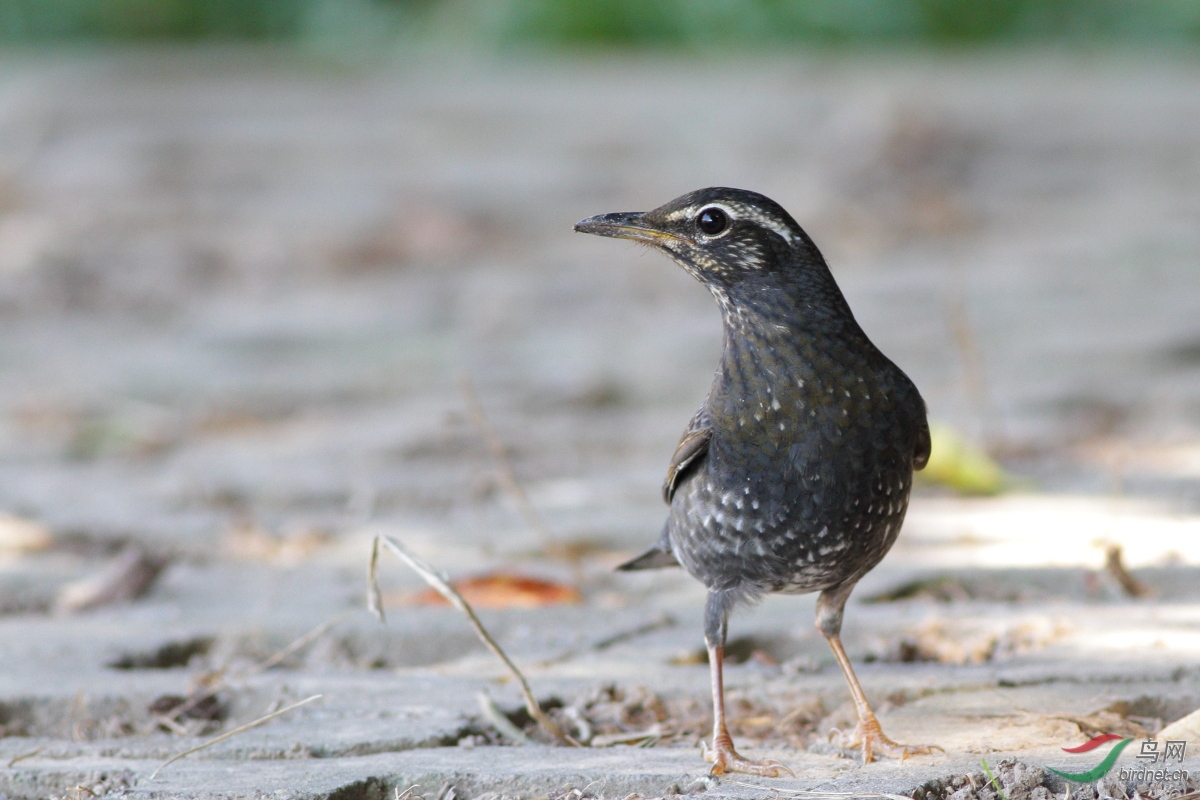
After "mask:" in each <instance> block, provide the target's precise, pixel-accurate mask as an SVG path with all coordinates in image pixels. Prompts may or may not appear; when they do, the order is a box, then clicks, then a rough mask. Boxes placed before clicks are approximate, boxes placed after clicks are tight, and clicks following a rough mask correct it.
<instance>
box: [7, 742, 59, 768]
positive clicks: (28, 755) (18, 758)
mask: <svg viewBox="0 0 1200 800" xmlns="http://www.w3.org/2000/svg"><path fill="white" fill-rule="evenodd" d="M49 746H50V745H48V744H44V745H42V746H41V747H38V748H36V749H34V750H26V751H25V752H24V753H20V754H18V755H17V756H15V757H13V759H12V761H9V762H8V766H9V767H11V766H12V765H13V764H16V763H18V762H20V761H24V760H25V759H27V758H33V757H34V756H36V755H37V754H38V753H40V752H42V751H43V750H45V749H46V748H47V747H49Z"/></svg>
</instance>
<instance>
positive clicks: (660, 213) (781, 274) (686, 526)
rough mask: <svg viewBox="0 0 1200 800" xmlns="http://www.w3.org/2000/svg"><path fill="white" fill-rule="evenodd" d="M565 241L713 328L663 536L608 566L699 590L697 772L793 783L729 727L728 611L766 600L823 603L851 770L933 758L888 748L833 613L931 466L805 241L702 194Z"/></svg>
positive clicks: (742, 203)
mask: <svg viewBox="0 0 1200 800" xmlns="http://www.w3.org/2000/svg"><path fill="white" fill-rule="evenodd" d="M575 230H576V231H579V232H582V233H589V234H595V235H598V236H607V237H614V238H618V239H631V240H633V241H634V242H638V243H641V244H643V245H648V246H649V247H651V248H653V249H656V250H661V251H662V252H663V253H665V254H666V255H668V256H669V257H670V258H672V259H673V260H674V261H675V262H676V263H677V264H679V265H680V266H681V267H683V269H684V270H685V271H687V272H688V273H690V274H691V275H692V276H693V277H694V278H696V279H697V280H699V281H700V283H702V284H703V285H704V286H705V287H707V289H708V290H709V291H710V292H711V293H712V295H713V296H714V297H715V298H716V301H717V305H718V306H719V307H720V311H721V317H722V324H723V329H724V336H723V345H722V352H721V358H720V363H719V366H718V368H717V371H716V375H715V376H714V379H713V383H712V387H711V389H710V390H709V393H708V397H707V398H706V399H705V400H704V402H703V404H702V405H701V406H700V408H699V410H698V411H697V412H696V413H695V415H694V416H693V417H692V419H691V421H690V422H689V423H688V425H687V428H686V429H685V430H684V432H683V436H682V437H681V438H680V440H679V444H678V446H677V447H676V448H675V452H674V454H673V455H672V456H671V460H670V463H669V465H668V467H667V474H666V479H665V480H664V482H663V486H662V494H663V499H664V500H665V501H666V503H667V505H668V506H669V512H668V515H667V520H666V523H665V525H664V526H663V529H662V533H661V535H660V536H659V539H658V541H657V543H656V544H654V546H652V547H651V548H650V549H649V550H647V551H646V552H644V553H642V554H641V555H640V556H638V557H636V558H634V559H633V560H631V561H629V562H626V563H625V564H622V565H621V566H620V567H618V569H620V570H625V571H631V570H643V569H656V568H661V567H670V566H677V565H682V566H683V567H684V568H685V569H686V570H687V571H688V572H689V573H690V574H691V575H692V576H693V577H695V578H696V579H698V580H699V581H700V582H702V583H703V584H704V585H705V587H707V597H706V601H705V608H704V639H705V644H706V647H707V650H708V661H709V665H710V671H711V683H712V700H713V738H712V745H711V747H706V748H705V759H706V760H707V761H708V762H709V763H711V764H712V767H711V770H710V772H711V773H712V774H714V775H719V774H723V773H727V772H743V773H750V774H755V775H763V776H767V777H779V776H780V775H782V774H783V773H784V772H789V773H790V772H791V771H790V770H788V769H787V768H786V767H785V766H783V765H782V764H780V763H779V762H776V761H770V760H763V761H751V760H749V759H747V758H744V757H743V756H741V755H740V754H739V753H738V752H737V750H736V749H735V748H734V745H733V739H732V737H731V736H730V734H729V729H728V727H727V725H726V719H725V704H724V688H723V686H724V682H723V673H722V670H723V657H724V647H725V641H726V634H727V630H728V619H729V615H730V612H731V611H732V610H733V609H734V608H735V607H736V606H738V605H741V604H745V603H752V602H754V601H755V600H757V599H759V598H761V597H763V596H764V595H766V594H770V593H785V594H805V593H810V592H819V594H818V596H817V603H816V626H817V629H818V630H819V631H820V632H821V634H822V635H823V636H824V638H825V639H826V641H827V642H828V643H829V646H830V648H831V649H832V650H833V655H834V657H835V659H836V660H837V663H838V666H839V667H840V668H841V671H842V673H843V675H844V676H845V678H846V682H847V683H848V684H849V688H850V693H851V696H852V698H853V700H854V705H855V708H856V710H857V713H858V724H857V728H856V730H855V732H854V734H853V735H852V736H850V737H848V742H847V746H849V747H861V752H862V758H863V763H869V762H870V761H872V760H873V758H874V756H875V754H876V753H880V754H883V755H887V756H890V757H894V758H901V759H903V758H905V757H906V756H909V755H913V754H928V753H931V752H933V750H935V749H937V750H940V749H941V748H938V747H937V746H936V745H902V744H898V743H896V742H894V741H892V740H891V739H889V738H888V737H887V736H886V735H884V733H883V731H882V729H881V728H880V725H879V721H878V719H877V718H876V716H875V714H874V712H873V711H872V710H871V706H870V704H869V703H868V702H867V698H866V695H865V694H864V693H863V690H862V686H861V685H860V684H859V682H858V678H857V677H856V676H855V674H854V669H853V667H852V666H851V664H850V659H849V657H848V656H847V655H846V650H845V648H844V647H843V646H842V641H841V628H842V616H843V612H844V609H845V606H846V601H847V599H848V598H849V596H850V593H851V591H852V590H853V589H854V587H855V585H856V584H857V583H858V581H859V579H861V578H862V577H863V575H865V574H866V573H867V572H868V571H870V570H871V569H872V568H874V567H875V566H876V565H877V564H879V562H880V561H881V560H882V559H883V557H884V556H885V555H886V554H887V552H888V550H889V549H890V548H891V547H892V545H893V544H894V543H895V541H896V537H897V535H898V534H899V532H900V526H901V524H902V523H903V521H904V515H905V512H906V511H907V508H908V499H909V493H910V490H911V488H912V482H913V471H914V470H919V469H921V468H922V467H924V466H925V464H926V462H927V461H928V460H929V451H930V437H929V425H928V421H927V417H926V408H925V402H924V400H923V399H922V398H921V395H920V393H919V392H918V391H917V388H916V386H915V385H914V384H913V382H912V381H911V380H910V379H909V378H908V376H907V375H905V373H904V372H903V371H902V370H901V369H900V368H899V367H897V366H896V365H895V364H894V363H892V361H890V360H889V359H888V358H887V357H886V356H885V355H883V353H881V352H880V351H879V349H878V348H877V347H876V346H875V345H874V344H873V343H872V342H871V340H870V339H869V338H868V337H867V334H866V333H865V332H864V331H863V329H862V328H861V327H860V326H859V324H858V322H857V321H856V320H855V318H854V314H853V313H852V312H851V310H850V306H849V304H848V303H847V302H846V299H845V297H844V295H843V294H842V292H841V290H840V289H839V288H838V285H837V283H836V282H835V280H834V277H833V274H832V273H831V272H830V269H829V267H828V265H827V264H826V262H825V259H824V257H823V256H822V255H821V252H820V250H818V249H817V246H816V244H815V243H814V242H813V240H812V239H811V238H810V237H809V235H808V234H807V233H805V231H804V230H803V229H802V228H801V227H800V225H799V224H798V223H797V222H796V221H795V220H794V219H793V218H792V217H791V215H790V214H788V212H787V211H785V210H784V208H783V207H782V206H780V205H779V204H778V203H776V202H775V201H773V200H771V199H770V198H768V197H765V196H764V195H761V194H758V193H756V192H752V191H746V190H741V189H730V188H724V187H711V188H707V189H700V190H698V191H694V192H690V193H688V194H685V195H683V196H682V197H678V198H676V199H675V200H672V201H671V202H669V203H667V204H665V205H663V206H660V207H659V208H656V209H654V210H653V211H647V212H618V213H611V214H600V215H597V216H594V217H589V218H587V219H585V220H582V221H581V222H579V223H577V224H576V225H575Z"/></svg>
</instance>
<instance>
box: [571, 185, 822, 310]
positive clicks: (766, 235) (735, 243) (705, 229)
mask: <svg viewBox="0 0 1200 800" xmlns="http://www.w3.org/2000/svg"><path fill="white" fill-rule="evenodd" d="M575 230H577V231H580V232H581V233H593V234H596V235H597V236H612V237H615V238H618V239H632V240H634V241H636V242H641V243H643V244H647V245H650V246H651V247H655V248H657V249H659V250H662V251H664V252H666V253H667V255H669V256H671V258H673V259H674V260H675V261H676V262H678V263H679V264H680V265H681V266H682V267H683V268H684V269H686V270H687V271H688V272H690V273H691V274H692V275H693V276H695V277H696V278H697V279H698V280H700V281H701V282H702V283H704V284H706V285H708V287H709V288H710V289H712V290H713V291H714V293H718V296H720V294H722V293H723V292H724V290H728V289H729V288H732V287H733V286H735V285H737V284H740V283H742V282H744V281H746V280H748V279H752V278H755V277H763V276H766V275H768V274H779V273H780V272H792V271H796V270H802V269H803V267H804V266H805V265H807V264H811V263H813V262H814V261H815V262H817V263H819V264H820V265H821V266H822V267H823V266H824V261H823V260H822V259H821V254H820V253H819V252H818V251H817V248H816V246H815V245H813V243H812V240H811V239H809V238H808V235H807V234H806V233H805V232H804V231H803V230H802V229H801V228H800V226H799V225H797V224H796V221H795V220H794V219H792V217H791V215H790V214H788V213H787V212H786V211H784V210H783V207H782V206H780V205H779V204H778V203H776V202H775V201H774V200H771V199H770V198H768V197H764V196H763V195H761V194H757V193H756V192H748V191H744V190H741V189H726V188H720V187H717V188H710V189H700V190H698V191H695V192H690V193H688V194H685V195H683V196H682V197H678V198H676V199H674V200H672V201H671V202H669V203H667V204H666V205H663V206H659V207H658V208H656V209H654V210H653V211H646V212H644V213H643V212H618V213H615V214H600V215H598V216H595V217H589V218H588V219H585V220H583V221H581V222H579V223H577V224H576V225H575Z"/></svg>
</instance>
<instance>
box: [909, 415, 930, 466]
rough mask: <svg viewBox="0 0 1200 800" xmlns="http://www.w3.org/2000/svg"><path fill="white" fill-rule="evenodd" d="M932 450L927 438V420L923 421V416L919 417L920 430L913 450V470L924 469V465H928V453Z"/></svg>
mask: <svg viewBox="0 0 1200 800" xmlns="http://www.w3.org/2000/svg"><path fill="white" fill-rule="evenodd" d="M931 449H932V442H931V441H930V438H929V420H927V419H925V415H924V414H922V415H921V428H920V430H918V431H917V445H916V447H914V448H913V469H925V465H926V464H928V463H929V451H930V450H931Z"/></svg>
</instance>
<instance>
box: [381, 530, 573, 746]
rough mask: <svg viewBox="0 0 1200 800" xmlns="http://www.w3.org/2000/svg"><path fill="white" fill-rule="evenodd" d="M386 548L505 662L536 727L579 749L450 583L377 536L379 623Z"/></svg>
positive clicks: (396, 544) (389, 539)
mask: <svg viewBox="0 0 1200 800" xmlns="http://www.w3.org/2000/svg"><path fill="white" fill-rule="evenodd" d="M380 542H383V543H384V544H386V545H387V546H388V547H389V548H390V549H391V551H392V552H393V553H395V554H396V555H397V556H398V557H399V558H400V560H401V561H403V562H404V563H405V564H408V566H409V567H411V568H412V570H413V571H414V572H416V573H417V574H418V575H420V576H421V577H422V578H423V579H424V580H425V582H426V583H428V584H429V585H430V586H432V587H433V588H434V589H435V590H437V592H438V594H440V595H441V596H442V597H444V598H446V600H447V601H448V602H449V603H450V605H452V606H454V607H455V608H457V609H458V610H459V611H461V612H462V613H463V614H464V615H466V617H467V620H468V621H469V622H470V623H471V627H472V628H474V629H475V635H476V636H478V637H479V639H480V641H482V642H483V643H484V645H485V646H486V647H487V649H489V650H491V651H492V653H494V654H495V656H496V657H497V658H499V659H500V660H501V661H503V662H504V666H506V667H508V670H509V672H511V673H512V675H513V677H514V678H516V680H517V684H518V685H519V686H520V687H521V696H522V697H523V698H524V699H525V708H526V710H527V711H529V716H531V717H533V719H534V720H536V721H537V723H538V725H541V726H542V729H543V730H545V731H546V733H548V734H550V735H551V736H553V737H554V738H555V739H557V740H558V741H560V742H562V743H563V744H569V745H572V746H574V747H582V746H583V745H581V744H580V743H579V742H578V741H576V740H575V739H574V738H572V737H571V736H570V735H569V734H568V733H567V732H566V731H564V730H563V729H562V726H560V725H559V724H558V723H557V722H555V721H554V720H552V719H550V717H549V716H547V715H546V712H545V711H543V710H542V707H541V706H540V705H539V704H538V701H537V698H536V697H534V696H533V690H532V689H530V688H529V682H528V681H526V680H525V676H524V675H523V674H521V670H519V669H517V665H516V664H514V663H513V662H512V659H511V658H509V657H508V654H507V653H505V652H504V651H503V650H502V649H501V648H500V645H498V644H497V643H496V640H495V639H493V638H492V636H491V634H490V633H488V632H487V629H485V628H484V627H483V623H482V622H480V621H479V617H477V616H476V615H475V611H474V609H472V608H471V606H470V604H469V603H467V601H466V600H464V599H463V596H462V595H461V594H459V593H458V592H457V591H456V590H455V588H454V587H453V586H451V585H450V582H449V581H448V580H446V579H445V578H444V577H442V576H441V575H439V574H438V573H437V572H436V571H435V570H434V569H433V567H431V566H429V565H428V564H426V563H425V562H424V561H422V560H421V559H420V558H418V557H417V556H416V555H414V554H413V553H411V552H409V550H408V548H406V547H405V546H404V545H402V544H400V543H399V542H398V541H396V540H395V539H393V538H392V537H390V536H376V537H375V541H374V543H373V544H372V545H371V562H370V565H369V566H368V568H367V606H368V607H369V608H370V609H371V611H372V612H373V613H374V614H375V616H376V617H378V618H379V620H380V621H381V622H382V621H383V618H384V617H383V598H382V594H381V593H380V591H379V580H378V568H379V543H380Z"/></svg>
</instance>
